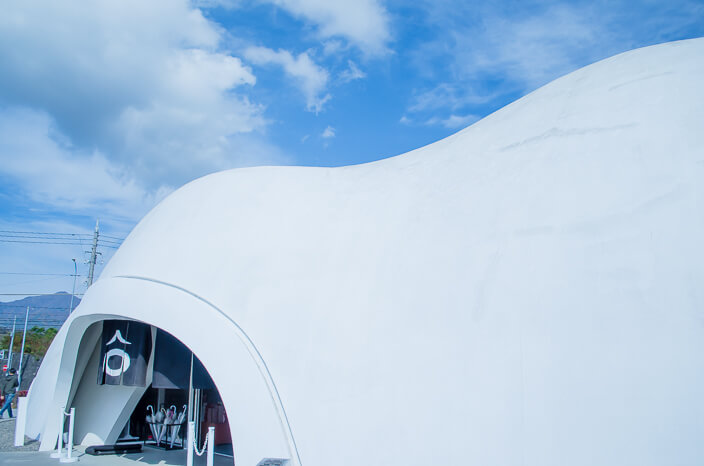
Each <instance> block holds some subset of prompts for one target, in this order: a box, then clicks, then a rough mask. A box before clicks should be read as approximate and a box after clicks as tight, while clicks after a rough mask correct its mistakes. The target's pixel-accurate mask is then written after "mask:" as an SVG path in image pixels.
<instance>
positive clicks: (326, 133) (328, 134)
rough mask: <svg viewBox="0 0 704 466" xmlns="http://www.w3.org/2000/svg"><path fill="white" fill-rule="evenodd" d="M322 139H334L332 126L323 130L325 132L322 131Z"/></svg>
mask: <svg viewBox="0 0 704 466" xmlns="http://www.w3.org/2000/svg"><path fill="white" fill-rule="evenodd" d="M320 137H322V138H323V139H332V138H334V137H335V128H333V127H332V126H328V127H327V128H325V131H323V134H321V135H320Z"/></svg>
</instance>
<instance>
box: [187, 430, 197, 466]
mask: <svg viewBox="0 0 704 466" xmlns="http://www.w3.org/2000/svg"><path fill="white" fill-rule="evenodd" d="M195 436H196V423H195V422H193V421H189V422H188V435H187V437H186V443H188V450H187V453H186V466H193V444H194V443H195V440H196V439H195Z"/></svg>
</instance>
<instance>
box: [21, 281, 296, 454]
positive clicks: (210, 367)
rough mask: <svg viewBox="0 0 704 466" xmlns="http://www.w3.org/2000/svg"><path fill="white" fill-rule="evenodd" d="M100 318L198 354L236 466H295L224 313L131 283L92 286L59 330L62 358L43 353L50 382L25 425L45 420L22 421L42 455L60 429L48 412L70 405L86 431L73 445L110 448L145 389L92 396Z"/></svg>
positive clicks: (280, 420)
mask: <svg viewBox="0 0 704 466" xmlns="http://www.w3.org/2000/svg"><path fill="white" fill-rule="evenodd" d="M106 320H130V321H137V322H141V323H144V324H146V325H149V326H150V327H151V328H152V329H153V331H156V329H161V330H163V331H165V332H167V333H168V334H170V335H172V336H175V337H176V338H177V339H178V340H179V341H180V342H181V343H182V344H183V345H184V346H185V347H187V348H188V349H189V350H191V351H192V352H193V353H194V354H195V355H197V357H198V358H199V359H200V361H201V362H202V363H203V366H204V367H205V368H206V369H207V372H208V374H209V376H210V377H211V378H212V381H213V383H214V385H215V386H216V387H217V392H218V395H219V398H220V402H221V403H222V406H223V407H224V408H225V411H226V413H227V423H228V425H229V428H230V433H231V438H232V444H233V449H234V455H235V460H236V462H237V464H252V465H256V464H258V463H259V462H260V461H261V460H262V459H265V458H285V459H288V460H289V464H291V465H292V466H296V465H300V461H299V459H298V453H297V449H296V446H295V442H294V441H293V435H292V433H291V428H290V425H289V421H288V419H287V417H286V414H285V412H284V410H283V404H282V402H281V399H280V397H279V393H278V392H277V391H276V387H275V385H274V383H273V378H272V377H271V374H270V372H269V369H268V367H267V366H266V364H265V363H264V359H263V357H262V355H261V353H260V352H259V350H258V349H257V348H256V347H255V346H254V344H253V342H252V340H251V339H250V337H249V336H248V335H246V334H245V333H244V331H243V330H242V329H241V328H240V327H239V326H238V325H237V324H236V323H235V322H234V321H233V320H232V319H231V318H230V317H229V316H228V315H226V314H225V313H224V312H222V311H221V310H219V309H218V308H217V307H215V306H214V305H212V304H210V303H209V302H207V301H206V300H204V299H202V298H200V297H198V296H196V295H194V294H193V293H190V292H188V291H186V290H183V289H180V288H178V287H175V286H171V285H168V284H164V283H158V282H154V281H151V280H146V279H140V278H135V277H115V278H109V279H102V280H100V281H99V282H97V283H96V284H95V285H93V287H91V289H90V290H89V292H88V293H87V294H86V296H85V298H84V300H83V302H82V304H81V306H80V307H79V308H78V309H77V310H76V311H75V312H74V314H72V316H71V320H70V321H69V322H67V325H66V326H65V327H64V328H63V329H62V331H61V332H60V335H59V336H58V337H59V338H58V339H63V343H62V345H61V346H60V349H59V351H61V353H60V354H52V355H48V357H47V361H48V363H47V367H46V368H45V370H44V373H43V374H41V378H45V379H52V380H54V381H55V382H53V383H45V382H41V383H39V384H37V389H36V390H35V393H33V394H32V399H31V400H30V411H31V412H30V413H29V416H28V419H33V418H32V416H35V415H36V416H37V417H36V418H34V419H37V420H39V419H43V420H44V421H43V422H42V424H43V425H37V424H35V425H31V426H30V423H28V426H29V427H28V429H35V431H37V432H39V433H41V435H42V449H44V450H48V449H51V448H53V442H52V440H51V439H52V438H53V439H54V442H55V439H56V436H57V432H58V427H57V424H58V423H57V420H56V419H55V417H56V416H52V414H51V413H54V412H58V410H59V409H60V408H61V406H69V405H71V403H73V402H74V400H75V404H76V406H75V407H76V408H77V411H79V408H80V411H81V412H82V413H83V414H77V417H78V416H82V419H83V421H82V422H83V425H84V427H85V432H84V435H83V437H82V439H79V440H80V441H82V443H83V444H91V443H109V442H114V440H116V439H117V438H118V437H119V435H120V433H121V432H122V429H123V427H124V426H125V425H126V423H127V422H128V420H129V419H130V418H131V416H132V414H133V413H134V410H135V409H136V407H137V405H138V404H139V403H140V401H141V400H142V397H143V396H144V395H145V392H146V387H141V388H139V387H129V386H119V387H110V388H111V390H110V391H109V392H108V391H107V390H102V391H100V393H101V394H98V392H99V390H98V388H96V387H100V385H98V383H97V381H96V375H97V369H95V372H93V373H92V374H91V371H90V370H88V368H89V367H93V368H95V367H96V365H97V366H99V365H100V360H99V359H100V356H95V354H96V347H97V344H98V343H97V342H98V339H99V338H101V336H102V327H101V326H100V325H101V322H103V321H106ZM91 345H92V347H91ZM52 359H55V361H52ZM91 359H92V361H91ZM152 360H153V359H152ZM150 364H151V363H150ZM151 370H152V372H153V367H152V368H151ZM148 384H151V381H148ZM148 384H147V385H148ZM90 386H92V389H91V388H89V387H90ZM83 387H86V388H85V389H84V388H83ZM82 390H87V393H80V392H81V391H82ZM32 422H35V421H32ZM37 422H39V421H37ZM78 428H79V427H78V423H77V429H78Z"/></svg>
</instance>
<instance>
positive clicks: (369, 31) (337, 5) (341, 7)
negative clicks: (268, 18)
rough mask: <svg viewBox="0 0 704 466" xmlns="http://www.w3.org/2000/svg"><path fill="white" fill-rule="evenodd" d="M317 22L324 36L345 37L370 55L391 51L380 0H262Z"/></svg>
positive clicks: (387, 21) (387, 22)
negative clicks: (388, 48)
mask: <svg viewBox="0 0 704 466" xmlns="http://www.w3.org/2000/svg"><path fill="white" fill-rule="evenodd" d="M260 1H262V2H266V3H273V4H275V5H277V6H279V7H280V8H282V9H284V10H286V11H288V12H289V13H291V14H293V15H294V16H298V17H301V18H305V19H306V20H308V21H310V22H312V23H315V24H316V25H317V26H318V28H319V31H318V32H319V34H320V36H322V37H323V38H331V37H343V38H345V39H347V40H348V41H349V42H351V43H352V44H354V45H355V46H357V47H359V48H360V49H361V50H362V51H363V52H365V53H367V54H369V55H379V54H383V53H386V52H387V43H388V41H389V40H390V32H389V17H388V13H387V12H386V10H385V9H384V7H383V6H382V5H381V2H380V1H378V0H357V1H355V2H340V1H330V0H260Z"/></svg>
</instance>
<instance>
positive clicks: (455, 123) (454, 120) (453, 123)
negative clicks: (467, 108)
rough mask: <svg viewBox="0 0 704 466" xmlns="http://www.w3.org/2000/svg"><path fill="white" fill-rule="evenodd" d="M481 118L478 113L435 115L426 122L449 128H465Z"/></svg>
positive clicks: (429, 124)
mask: <svg viewBox="0 0 704 466" xmlns="http://www.w3.org/2000/svg"><path fill="white" fill-rule="evenodd" d="M478 120H479V117H478V116H477V115H471V114H470V115H454V114H452V115H450V116H449V117H447V118H438V117H433V118H431V119H429V120H427V121H426V122H425V124H426V125H427V126H436V125H442V126H444V127H445V128H447V129H458V128H464V127H466V126H469V125H471V124H472V123H474V122H476V121H478Z"/></svg>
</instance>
